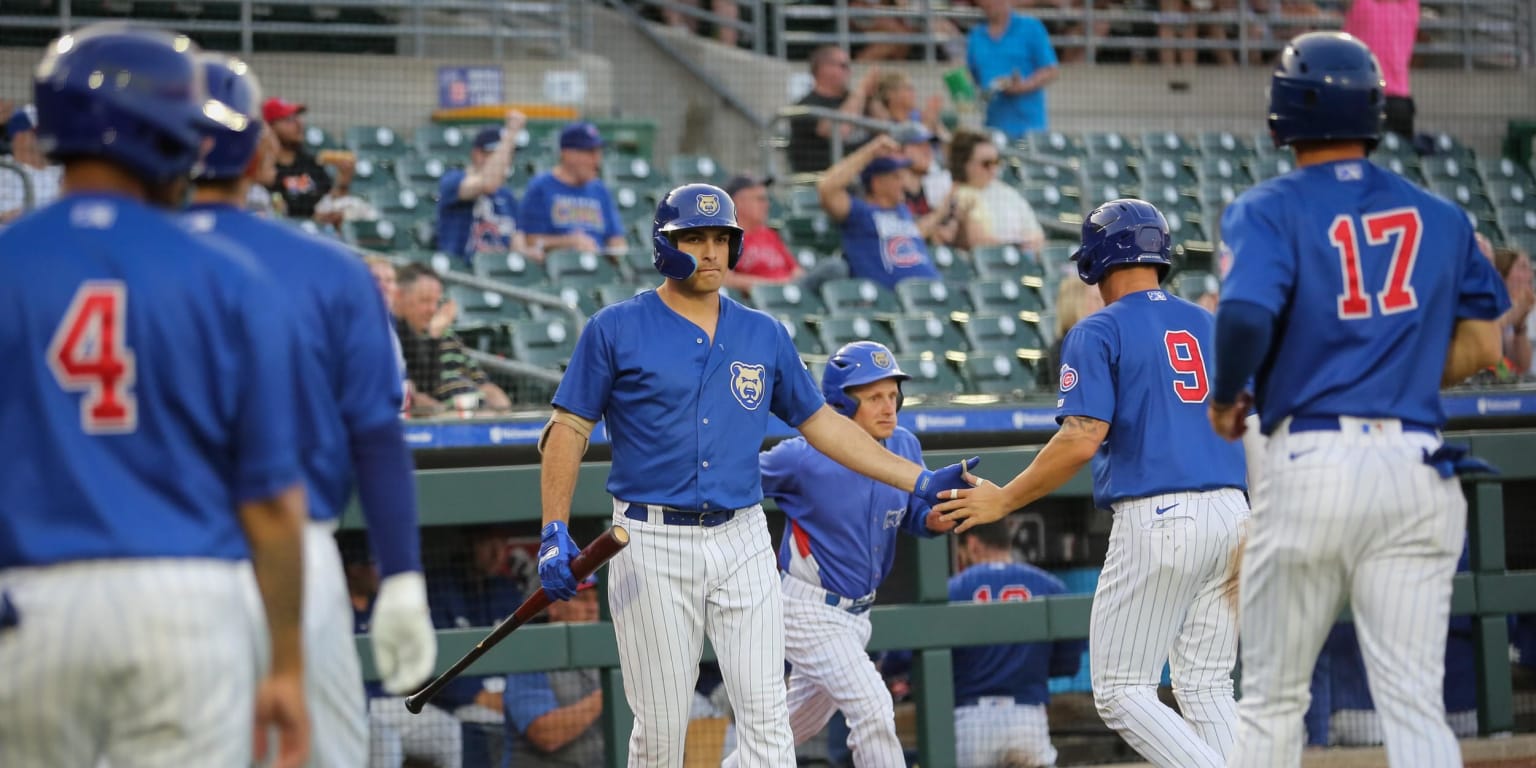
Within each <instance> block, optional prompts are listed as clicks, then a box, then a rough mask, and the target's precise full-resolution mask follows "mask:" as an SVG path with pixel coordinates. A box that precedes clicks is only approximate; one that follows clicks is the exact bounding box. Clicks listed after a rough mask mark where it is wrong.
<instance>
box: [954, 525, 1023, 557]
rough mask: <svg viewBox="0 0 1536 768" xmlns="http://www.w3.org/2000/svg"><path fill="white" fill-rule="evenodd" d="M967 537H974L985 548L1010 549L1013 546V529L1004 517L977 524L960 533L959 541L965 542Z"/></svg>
mask: <svg viewBox="0 0 1536 768" xmlns="http://www.w3.org/2000/svg"><path fill="white" fill-rule="evenodd" d="M967 537H971V538H975V539H976V540H977V541H979V542H981V545H982V546H984V547H986V548H987V549H1005V550H1006V549H1011V548H1012V547H1013V530H1012V528H1010V527H1009V525H1008V520H1007V519H1006V518H1004V519H1002V520H999V521H997V522H995V523H987V524H986V525H978V526H976V527H975V528H972V529H970V530H968V531H966V532H964V533H962V534H960V543H961V544H962V545H963V544H965V539H966V538H967Z"/></svg>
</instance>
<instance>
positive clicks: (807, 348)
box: [774, 315, 827, 381]
mask: <svg viewBox="0 0 1536 768" xmlns="http://www.w3.org/2000/svg"><path fill="white" fill-rule="evenodd" d="M774 317H776V318H778V321H779V323H780V324H781V325H783V326H784V331H785V332H786V333H788V334H789V338H790V340H791V341H793V342H795V350H796V351H798V352H799V353H800V354H801V355H825V354H827V351H826V350H825V349H822V347H821V340H820V339H818V338H816V334H814V333H812V332H811V331H810V329H809V328H807V327H806V325H805V320H804V319H803V318H800V317H797V316H794V315H774ZM818 381H819V379H818Z"/></svg>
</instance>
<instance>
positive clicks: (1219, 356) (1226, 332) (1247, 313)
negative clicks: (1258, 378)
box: [1211, 301, 1275, 405]
mask: <svg viewBox="0 0 1536 768" xmlns="http://www.w3.org/2000/svg"><path fill="white" fill-rule="evenodd" d="M1274 332H1275V315H1274V314H1273V313H1271V312H1270V311H1269V310H1268V309H1265V308H1264V307H1261V306H1259V305H1258V304H1254V303H1252V302H1248V301H1223V302H1222V303H1221V306H1220V307H1218V308H1217V311H1216V383H1215V384H1214V385H1213V387H1212V391H1211V399H1212V401H1214V402H1216V403H1220V404H1223V405H1229V404H1231V403H1233V402H1235V401H1236V400H1237V395H1238V393H1239V392H1242V391H1243V387H1245V386H1246V385H1247V384H1248V381H1249V380H1250V379H1251V378H1253V374H1254V372H1255V371H1257V370H1258V369H1259V364H1260V363H1262V362H1263V361H1264V356H1265V355H1267V354H1269V343H1270V340H1271V338H1272V337H1273V335H1274Z"/></svg>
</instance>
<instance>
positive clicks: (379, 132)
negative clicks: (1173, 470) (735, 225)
mask: <svg viewBox="0 0 1536 768" xmlns="http://www.w3.org/2000/svg"><path fill="white" fill-rule="evenodd" d="M477 128H478V126H441V125H431V126H425V127H423V128H422V129H420V130H418V131H417V132H416V133H415V136H414V138H413V140H406V139H405V138H403V137H400V136H398V135H396V134H395V133H394V132H393V131H391V130H390V129H388V128H382V127H377V126H354V127H352V128H350V129H348V130H347V131H346V132H345V134H344V136H343V137H341V138H340V139H338V138H336V137H333V136H330V135H328V134H326V133H324V132H323V131H320V130H318V129H313V128H312V129H310V134H309V136H308V139H309V141H310V143H311V144H312V146H314V147H315V148H316V149H319V148H326V147H342V146H344V147H347V148H350V149H352V150H354V151H355V152H357V154H358V158H359V161H358V171H357V178H356V180H355V181H354V191H355V193H356V194H359V195H362V196H364V197H366V198H367V199H368V200H370V202H372V203H373V204H374V206H375V207H376V208H377V209H378V210H379V212H380V214H381V218H380V219H379V220H378V221H374V222H361V221H359V222H350V223H349V224H348V225H347V226H346V227H345V229H344V233H343V234H344V237H345V238H347V239H349V240H350V241H351V242H353V243H354V244H355V245H357V246H359V247H361V248H366V249H370V250H379V251H389V252H394V253H396V254H401V255H406V256H409V257H410V258H412V259H415V260H423V261H429V262H430V263H432V264H433V266H434V267H435V268H437V269H438V270H439V271H446V270H455V269H460V270H462V269H465V268H466V267H468V268H469V269H471V270H472V271H473V272H474V273H475V274H477V275H478V276H481V277H486V278H490V279H494V280H499V281H503V282H506V283H509V284H512V285H516V286H518V287H521V288H526V289H531V290H536V291H540V292H544V293H548V294H551V295H553V296H557V297H559V298H560V299H561V300H562V301H563V302H564V303H565V304H566V305H569V306H572V307H575V308H576V309H577V310H578V311H580V312H581V313H583V314H585V315H590V314H591V313H593V312H595V311H596V310H597V309H599V308H601V307H602V306H606V305H607V304H610V303H613V302H615V301H619V300H622V299H624V298H627V297H629V296H631V295H633V294H634V293H635V292H636V291H637V290H643V289H645V288H648V287H653V286H654V285H655V284H656V282H657V280H656V277H655V273H654V271H653V270H652V268H651V265H650V258H651V256H650V247H649V235H650V220H651V218H652V215H653V212H654V209H655V202H656V200H657V199H658V198H659V197H660V196H661V195H662V194H664V193H665V192H666V191H667V190H668V189H670V188H671V187H672V186H673V184H674V182H676V183H681V182H683V181H696V180H708V181H714V182H716V183H720V182H721V181H723V179H724V178H725V177H726V176H728V175H729V170H728V169H726V168H724V167H723V166H722V164H721V163H718V162H716V161H715V160H713V159H711V158H708V157H700V156H690V155H684V156H677V157H674V158H672V160H671V162H669V163H668V165H667V167H666V168H665V169H661V168H657V167H655V165H654V163H653V161H652V159H651V146H650V143H651V136H652V130H653V129H651V128H650V126H648V125H646V124H643V123H630V124H627V125H617V126H615V125H609V126H605V127H604V133H605V136H607V137H608V139H609V149H608V152H607V154H606V156H605V161H604V175H605V179H606V181H607V183H608V185H609V188H610V189H611V190H612V192H613V193H614V196H615V199H616V201H617V202H618V204H619V208H620V211H621V213H622V215H623V216H624V218H625V220H626V226H627V231H628V232H629V233H630V235H629V240H630V248H629V253H628V255H627V256H625V257H623V258H621V259H617V260H615V259H610V258H608V257H605V256H602V255H599V254H581V253H574V252H553V253H549V254H547V255H546V258H545V260H544V261H543V262H542V263H541V262H539V261H536V260H534V259H531V258H528V257H525V256H522V255H518V254H509V255H495V256H483V257H481V258H479V259H477V260H476V261H475V262H474V263H473V264H472V265H465V264H464V263H463V262H462V261H461V260H459V259H457V258H453V257H449V256H447V255H445V254H439V253H435V252H434V250H433V238H434V235H433V231H432V230H433V219H434V217H435V205H436V197H437V194H438V185H439V181H440V179H441V177H442V174H443V173H444V172H446V171H447V170H448V169H449V168H452V167H454V166H455V165H462V164H463V163H464V162H465V160H467V157H468V146H469V142H470V139H471V138H472V137H473V135H474V132H475V130H477ZM558 128H559V124H558V123H553V122H550V123H542V122H539V121H535V122H534V123H533V124H531V125H530V127H529V129H528V131H527V132H525V134H524V135H522V136H520V137H518V145H519V149H518V153H517V156H516V158H515V161H514V172H513V175H512V178H511V179H510V180H509V185H510V186H511V187H512V188H513V190H514V191H515V192H520V191H521V189H522V187H523V186H524V185H525V184H526V183H527V181H528V180H529V179H530V178H532V176H533V175H534V174H536V173H538V172H541V171H543V170H547V169H548V168H550V167H552V166H553V164H554V162H555V160H556V158H557V157H558V151H557V150H556V149H555V147H554V138H555V134H556V132H557V131H558ZM1372 160H1373V162H1376V163H1378V164H1380V165H1382V166H1384V167H1388V168H1390V169H1392V170H1393V171H1395V172H1397V173H1399V174H1402V175H1403V176H1405V177H1407V178H1409V179H1411V180H1413V181H1414V182H1416V183H1419V184H1421V185H1424V186H1426V187H1427V188H1429V189H1431V190H1434V191H1435V192H1437V193H1439V194H1441V195H1442V196H1444V197H1447V198H1449V199H1451V200H1454V201H1456V202H1457V203H1458V204H1460V205H1461V206H1462V208H1463V209H1464V210H1466V211H1467V212H1468V215H1469V217H1471V219H1472V220H1473V221H1475V223H1476V226H1477V228H1478V230H1479V231H1481V232H1483V233H1484V234H1486V235H1488V236H1489V237H1490V238H1491V239H1492V240H1493V241H1494V242H1495V243H1499V244H1502V243H1509V244H1512V245H1517V246H1520V247H1523V248H1524V249H1526V250H1527V251H1536V178H1533V176H1532V173H1531V170H1530V169H1528V168H1525V167H1522V166H1520V165H1519V164H1517V163H1514V162H1512V161H1510V160H1508V159H1507V158H1501V159H1497V160H1485V161H1480V160H1479V159H1478V158H1477V156H1476V154H1475V153H1474V152H1473V151H1472V149H1471V148H1469V147H1467V146H1465V145H1463V144H1461V143H1460V142H1458V141H1456V140H1455V139H1454V138H1453V137H1450V136H1448V135H1440V136H1436V137H1434V138H1433V143H1432V152H1428V153H1426V154H1423V155H1422V156H1421V155H1420V153H1419V151H1418V150H1416V149H1415V148H1414V147H1413V146H1412V145H1410V144H1408V143H1407V142H1404V141H1401V140H1399V139H1398V138H1397V137H1396V136H1394V135H1390V134H1388V135H1387V136H1386V137H1385V138H1384V140H1383V141H1382V143H1381V145H1380V146H1379V147H1378V149H1377V151H1376V152H1375V153H1374V154H1373V155H1372ZM1292 167H1293V161H1292V158H1291V155H1290V152H1289V150H1276V149H1274V148H1273V146H1272V145H1271V143H1270V142H1269V140H1268V136H1267V135H1258V136H1254V137H1251V138H1250V137H1247V136H1242V135H1238V134H1234V133H1230V132H1208V133H1203V134H1201V135H1199V136H1198V137H1195V138H1193V139H1191V138H1189V137H1185V136H1183V135H1180V134H1178V133H1172V132H1157V131H1149V132H1146V133H1144V134H1142V135H1140V136H1127V135H1124V134H1119V133H1114V132H1093V133H1086V134H1068V133H1061V132H1049V133H1042V134H1038V135H1035V136H1031V137H1030V138H1029V139H1027V140H1025V141H1024V142H1020V143H1019V144H1018V145H1016V146H1014V147H1010V148H1009V150H1008V151H1007V152H1006V153H1005V171H1004V175H1003V179H1004V181H1005V182H1006V183H1010V184H1013V185H1015V186H1017V188H1018V189H1019V190H1020V192H1021V193H1022V194H1023V195H1024V197H1025V198H1026V199H1027V200H1028V201H1029V202H1030V204H1031V205H1032V206H1033V207H1034V209H1035V211H1036V213H1037V214H1038V215H1039V216H1040V218H1041V220H1042V221H1043V222H1045V223H1046V225H1047V230H1048V234H1050V235H1051V236H1052V237H1053V238H1059V239H1052V240H1051V241H1050V242H1048V244H1047V245H1046V246H1045V248H1044V249H1043V250H1042V251H1041V252H1040V253H1030V252H1027V251H1022V250H1020V249H1017V248H1014V247H1011V246H1003V247H991V248H978V249H973V250H972V251H969V252H967V251H960V250H953V249H949V248H945V247H939V248H935V249H933V257H934V261H935V262H936V264H937V266H938V267H939V270H940V272H941V274H942V276H943V279H942V280H941V281H912V282H908V283H904V284H902V285H901V286H900V290H898V291H897V292H895V293H891V292H889V291H886V290H885V289H883V288H881V287H880V286H878V285H876V284H874V283H870V282H867V281H854V280H849V281H833V282H830V283H827V284H825V285H823V286H822V287H821V290H820V292H819V294H812V293H810V292H808V291H804V290H801V289H799V288H798V287H795V286H782V287H774V286H765V287H759V288H757V289H754V291H753V295H752V296H750V297H737V298H740V299H742V300H743V301H744V302H746V303H748V304H750V305H753V306H756V307H757V308H759V309H762V310H764V311H767V312H769V313H771V314H774V315H775V316H777V317H779V318H780V320H781V321H783V322H784V324H785V327H786V328H787V329H789V331H790V333H791V335H792V336H793V337H794V339H795V342H796V345H797V346H798V347H799V349H800V350H801V352H802V353H803V354H804V355H805V356H806V358H807V360H808V362H809V363H810V364H811V365H812V367H813V368H814V367H816V366H818V365H819V364H821V363H822V362H823V361H824V360H825V356H826V355H827V354H829V353H830V352H831V351H833V350H835V349H836V348H837V347H838V346H841V344H843V343H846V342H847V341H851V340H855V339H865V338H867V339H874V340H877V341H881V342H883V343H886V344H888V345H889V346H891V347H892V349H893V350H895V351H896V352H897V353H898V356H899V358H900V360H901V362H902V364H903V367H904V368H907V369H908V371H909V372H910V373H913V375H914V376H915V377H917V378H916V380H915V381H914V382H913V383H912V384H911V385H910V386H909V387H908V394H909V395H910V396H915V397H919V398H924V399H950V398H956V397H959V398H962V399H965V398H970V399H975V400H989V399H997V398H1009V397H1018V396H1025V395H1028V394H1030V393H1033V392H1037V391H1039V390H1040V388H1041V387H1042V386H1044V387H1048V386H1050V384H1051V382H1050V381H1049V377H1051V376H1052V375H1053V372H1051V371H1047V370H1044V368H1045V366H1044V365H1043V363H1042V360H1043V358H1044V356H1045V355H1044V350H1045V349H1046V348H1047V347H1048V346H1049V344H1050V343H1051V341H1052V337H1053V335H1054V323H1053V322H1052V319H1053V317H1054V311H1055V308H1054V306H1053V303H1054V296H1055V289H1056V286H1057V283H1058V281H1059V280H1060V279H1061V278H1062V276H1063V275H1070V274H1071V266H1070V261H1069V258H1070V254H1071V252H1072V250H1073V248H1074V247H1075V242H1074V241H1072V240H1070V239H1067V238H1069V237H1070V235H1068V233H1071V232H1075V230H1076V228H1077V227H1078V226H1079V225H1080V224H1081V222H1082V215H1083V212H1084V211H1085V210H1086V209H1087V208H1088V207H1090V206H1092V205H1094V204H1096V203H1098V202H1100V201H1102V200H1107V199H1113V198H1116V197H1141V198H1143V199H1147V200H1150V201H1152V202H1153V203H1155V204H1156V205H1158V207H1159V208H1160V209H1161V210H1162V211H1163V212H1164V213H1165V215H1166V216H1167V218H1168V221H1169V225H1170V228H1171V229H1172V230H1173V233H1174V237H1175V240H1176V242H1178V243H1180V246H1179V251H1180V257H1179V258H1177V259H1176V273H1175V277H1174V280H1173V281H1172V287H1173V289H1174V290H1175V291H1176V292H1179V293H1181V294H1183V295H1186V297H1187V298H1190V299H1194V298H1196V297H1198V296H1199V295H1200V294H1201V293H1205V292H1208V291H1210V290H1211V288H1212V287H1213V286H1214V283H1215V278H1214V276H1213V274H1212V273H1213V272H1215V271H1216V267H1215V265H1214V264H1213V263H1212V262H1211V260H1210V258H1209V254H1211V253H1212V251H1213V250H1214V249H1213V248H1212V242H1213V241H1214V240H1215V239H1216V238H1217V237H1218V233H1217V232H1216V229H1217V226H1218V223H1219V221H1220V214H1221V211H1222V209H1223V207H1224V206H1225V205H1226V204H1227V203H1229V202H1231V201H1232V199H1234V198H1235V197H1236V196H1237V195H1238V194H1239V193H1241V192H1242V191H1243V190H1244V189H1246V188H1247V187H1249V186H1251V185H1252V184H1254V183H1257V182H1258V181H1262V180H1264V179H1267V178H1270V177H1273V176H1276V175H1280V174H1284V173H1287V172H1289V171H1290V170H1291V169H1292ZM772 192H773V212H772V217H773V219H774V221H775V222H776V224H777V226H778V228H779V229H780V232H781V234H782V235H783V236H784V239H785V241H786V243H787V244H788V245H789V246H790V248H791V250H792V251H793V252H795V253H796V254H797V257H798V258H799V259H800V261H801V263H802V264H803V265H805V266H806V267H811V266H814V265H815V264H816V262H818V261H820V260H823V259H829V258H838V254H837V251H838V249H839V247H840V239H839V235H838V232H837V229H836V227H835V226H834V225H833V224H832V223H831V222H830V221H828V219H827V217H826V215H825V213H824V212H822V211H821V209H820V202H819V200H818V198H817V195H816V192H815V189H814V188H813V187H810V186H806V185H777V186H775V187H774V188H773V189H772ZM1197 254H1204V255H1205V256H1204V258H1202V257H1200V256H1198V255H1197ZM450 293H451V295H453V297H454V298H455V300H456V301H457V302H458V303H459V306H460V311H461V314H460V323H459V329H458V330H459V332H460V334H461V335H463V336H464V337H465V338H466V339H467V340H468V342H469V343H470V344H471V345H472V346H475V347H477V348H479V349H481V350H482V351H487V352H493V353H498V354H503V355H507V356H510V357H513V358H515V359H519V360H523V361H526V362H530V363H533V364H536V365H542V366H555V367H558V366H561V365H563V364H564V362H565V360H566V359H567V358H568V356H569V353H570V348H571V346H572V345H573V344H574V342H575V333H574V329H573V328H570V327H568V326H569V320H568V318H565V317H564V316H562V315H560V314H558V313H551V312H548V311H544V310H542V308H541V307H539V306H538V305H529V304H525V303H523V302H520V301H516V300H512V299H510V298H507V297H504V296H503V295H502V294H499V293H496V292H486V291H480V290H470V289H465V288H463V287H461V286H454V287H452V288H451V289H450Z"/></svg>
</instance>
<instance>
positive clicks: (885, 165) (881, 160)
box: [859, 155, 912, 189]
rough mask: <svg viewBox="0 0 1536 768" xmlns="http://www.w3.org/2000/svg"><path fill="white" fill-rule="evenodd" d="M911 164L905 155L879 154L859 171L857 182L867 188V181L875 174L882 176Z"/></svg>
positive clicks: (871, 179) (872, 178)
mask: <svg viewBox="0 0 1536 768" xmlns="http://www.w3.org/2000/svg"><path fill="white" fill-rule="evenodd" d="M911 165H912V161H911V160H908V159H906V158H905V157H896V156H894V155H881V156H880V157H877V158H875V159H873V160H871V161H869V165H866V166H864V170H863V171H862V172H861V173H859V182H860V183H862V184H863V185H864V188H865V189H869V183H870V182H871V181H873V180H874V178H875V177H876V176H882V175H884V174H887V173H890V172H892V171H899V170H901V169H903V168H907V167H909V166H911Z"/></svg>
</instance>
